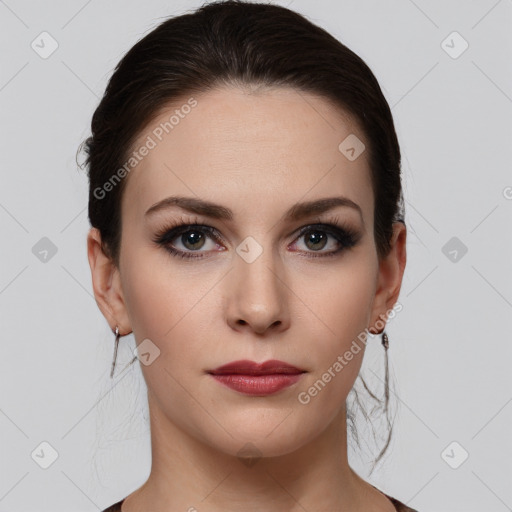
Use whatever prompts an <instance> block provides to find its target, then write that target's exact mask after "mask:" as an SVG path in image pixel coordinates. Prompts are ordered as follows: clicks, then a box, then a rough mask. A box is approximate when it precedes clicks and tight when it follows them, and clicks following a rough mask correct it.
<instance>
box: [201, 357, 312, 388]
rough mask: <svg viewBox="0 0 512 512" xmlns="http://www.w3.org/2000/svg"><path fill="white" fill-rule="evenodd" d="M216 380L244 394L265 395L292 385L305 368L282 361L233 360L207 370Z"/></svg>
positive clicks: (304, 371)
mask: <svg viewBox="0 0 512 512" xmlns="http://www.w3.org/2000/svg"><path fill="white" fill-rule="evenodd" d="M207 373H208V374H210V375H211V376H212V377H213V378H214V379H215V380H216V381H217V382H219V383H220V384H223V385H224V386H227V387H228V388H230V389H232V390H234V391H237V392H239V393H242V394H246V395H253V396H266V395H270V394H273V393H277V392H278V391H280V390H282V389H284V388H287V387H289V386H292V385H293V384H295V383H296V382H298V381H299V380H300V379H301V377H302V375H303V374H304V373H306V370H303V369H301V368H297V367H296V366H293V365H291V364H288V363H286V362H284V361H278V360H275V359H273V360H270V361H265V362H263V363H256V362H254V361H248V360H243V361H234V362H232V363H228V364H225V365H223V366H219V367H218V368H216V369H215V370H211V371H208V372H207Z"/></svg>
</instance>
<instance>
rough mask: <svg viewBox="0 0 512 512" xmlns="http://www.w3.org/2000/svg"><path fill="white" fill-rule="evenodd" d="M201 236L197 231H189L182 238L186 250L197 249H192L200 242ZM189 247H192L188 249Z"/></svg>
mask: <svg viewBox="0 0 512 512" xmlns="http://www.w3.org/2000/svg"><path fill="white" fill-rule="evenodd" d="M202 236H203V235H202V233H198V232H197V231H189V232H188V233H187V234H186V235H183V236H182V241H183V245H185V247H187V248H188V249H197V247H194V244H197V243H198V242H201V239H202ZM189 245H192V247H188V246H189Z"/></svg>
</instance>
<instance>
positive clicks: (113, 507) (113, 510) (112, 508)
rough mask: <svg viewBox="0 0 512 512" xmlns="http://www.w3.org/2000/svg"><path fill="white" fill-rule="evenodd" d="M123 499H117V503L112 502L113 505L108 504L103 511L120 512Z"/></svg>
mask: <svg viewBox="0 0 512 512" xmlns="http://www.w3.org/2000/svg"><path fill="white" fill-rule="evenodd" d="M123 501H124V500H121V501H118V502H117V503H114V504H113V505H110V507H108V508H106V509H105V510H103V512H121V505H122V503H123Z"/></svg>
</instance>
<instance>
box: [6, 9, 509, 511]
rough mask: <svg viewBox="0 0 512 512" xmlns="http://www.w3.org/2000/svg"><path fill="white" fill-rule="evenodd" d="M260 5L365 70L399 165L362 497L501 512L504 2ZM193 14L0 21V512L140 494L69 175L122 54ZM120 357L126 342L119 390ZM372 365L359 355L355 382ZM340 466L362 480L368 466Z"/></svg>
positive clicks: (91, 507) (141, 464)
mask: <svg viewBox="0 0 512 512" xmlns="http://www.w3.org/2000/svg"><path fill="white" fill-rule="evenodd" d="M276 3H279V4H281V5H285V6H289V7H290V8H291V9H294V10H296V11H298V12H300V13H302V14H304V15H306V16H307V17H308V18H309V19H310V20H312V21H313V22H315V23H317V24H319V25H321V26H322V27H324V28H326V29H327V30H328V31H330V32H331V33H332V34H333V35H334V36H335V37H337V38H338V39H340V40H341V41H342V42H343V43H344V44H346V45H347V46H348V47H349V48H351V49H352V50H353V51H355V52H356V53H357V54H358V55H360V56H361V57H362V58H363V59H364V60H365V61H366V63H367V64H368V65H369V66H370V68H371V69H372V71H373V72H374V73H375V75H376V77H377V79H378V80H379V83H380V84H381V87H382V89H383V91H384V94H385V96H386V98H387V100H388V102H389V104H390V106H391V108H392V112H393V116H394V120H395V125H396V129H397V133H398V137H399V140H400V144H401V149H402V155H403V171H404V179H403V186H404V192H405V199H406V203H405V206H406V222H407V225H408V242H407V251H408V262H407V268H406V272H405V277H404V281H403V287H402V292H401V296H400V299H399V301H400V303H401V304H402V305H403V309H402V311H401V312H400V313H399V314H397V316H396V317H395V318H394V319H393V320H392V321H390V323H389V324H388V327H387V332H388V334H389V337H390V349H389V358H390V371H391V377H392V379H393V382H394V388H393V389H394V391H393V393H392V399H393V402H394V408H395V410H396V411H397V413H396V417H395V420H394V429H395V432H394V436H393V442H392V446H391V451H390V453H389V454H388V456H387V457H386V459H385V461H384V464H382V465H381V466H380V468H379V469H378V470H376V471H375V472H374V473H373V474H372V475H371V477H370V478H369V481H370V482H371V483H373V484H374V485H376V486H377V487H379V488H380V489H381V490H384V491H385V492H387V493H388V494H391V495H393V496H396V497H397V498H399V499H400V500H402V501H404V502H406V503H408V504H409V505H410V506H411V507H413V508H416V509H418V510H419V511H420V512H429V511H432V512H434V511H439V512H441V511H442V512H459V511H460V512H462V511H464V512H481V511H482V510H485V511H486V512H501V511H505V510H512V486H511V485H510V484H511V482H512V440H511V436H510V433H511V431H512V429H511V426H512V372H511V371H510V366H511V361H512V359H511V358H512V348H511V343H510V341H511V340H510V329H509V326H510V319H511V318H512V271H511V262H512V236H511V221H512V173H511V166H510V162H511V156H512V155H511V153H512V149H511V148H512V144H511V142H512V139H511V135H512V68H511V62H512V60H511V57H512V2H511V1H510V0H498V1H497V0H478V1H476V0H473V1H468V0H457V1H455V0H451V1H448V2H447V1H440V0H436V1H426V0H414V1H413V0H388V1H386V2H383V1H382V0H357V1H356V0H336V1H335V0H315V1H307V0H292V1H290V0H286V1H282V2H281V1H277V2H276ZM201 4H202V2H199V1H185V0H174V1H167V2H166V1H163V0H145V1H144V2H136V1H133V0H132V1H121V0H108V1H100V0H89V1H85V0H73V1H69V0H68V1H64V0H60V1H57V0H53V1H47V2H36V1H33V0H32V1H28V2H21V1H15V0H5V1H3V0H2V1H0V45H1V70H0V108H1V134H0V158H1V186H0V227H1V242H0V244H1V262H0V322H1V333H2V357H0V375H1V397H0V432H1V435H0V464H1V470H0V510H1V511H4V512H6V511H9V512H36V511H37V512H46V511H48V512H50V511H51V512H61V511H62V512H64V511H69V510H73V511H74V512H78V511H83V512H88V511H97V510H102V509H103V508H104V507H106V506H107V505H110V504H111V503H113V502H114V501H117V500H118V499H121V498H124V497H125V496H126V495H127V494H129V493H130V492H132V491H133V490H135V489H136V488H137V487H138V486H140V485H141V484H142V483H143V482H144V481H145V479H146V478H147V476H148V472H149V468H150V462H151V458H150V451H149V450H150V445H149V437H148V436H149V433H148V428H147V409H146V402H145V384H144V382H143V379H142V377H141V373H140V368H139V363H138V362H137V365H134V366H132V367H131V369H130V370H127V371H126V372H124V373H122V375H121V377H118V378H116V379H114V380H113V381H111V380H110V378H109V372H110V364H111V359H112V354H113V341H114V337H113V335H112V333H111V331H110V329H109V327H108V324H107V322H106V321H105V319H104V318H103V316H102V315H101V313H100V311H99V309H98V307H97V305H96V303H95V300H94V296H93V293H92V286H91V276H90V269H89V264H88V261H87V254H86V234H87V230H88V228H89V224H88V220H87V197H88V187H87V179H86V175H85V173H84V172H83V171H81V170H80V169H79V168H78V167H77V164H76V162H75V154H76V151H77V148H78V146H79V144H80V142H81V141H82V140H83V139H84V138H85V137H87V136H88V135H89V133H90V132H89V129H90V121H91V116H92V114H93V112H94V109H95V108H96V106H97V104H98V102H99V99H100V98H101V96H102V95H103V92H104V89H105V86H106V83H107V80H108V78H109V77H110V75H111V74H112V71H113V68H114V67H115V65H116V64H117V62H118V61H119V59H120V58H121V57H122V56H123V54H124V53H125V52H126V51H128V49H129V48H130V47H131V46H132V45H133V44H134V43H135V42H136V41H137V40H139V39H140V38H141V37H142V36H143V35H145V34H146V33H148V32H149V31H150V30H152V29H153V28H154V27H155V26H156V25H157V24H158V23H160V22H161V21H163V20H164V19H165V18H167V17H168V16H171V15H177V14H181V13H184V12H185V11H188V10H191V9H193V8H196V7H198V6H200V5H201ZM41 40H43V41H44V43H41ZM52 51H53V53H51V54H50V55H46V54H45V52H47V53H49V52H52ZM133 347H134V340H133V337H132V336H128V337H125V338H122V343H121V347H120V351H119V355H118V365H119V366H118V368H119V367H122V366H123V365H124V364H125V363H126V362H128V361H129V360H130V358H131V355H132V353H131V351H132V350H133ZM383 362H384V359H383V352H382V347H381V346H380V339H379V338H375V342H374V344H373V345H371V346H369V347H368V352H367V354H366V356H365V361H364V364H363V370H362V371H363V374H364V375H366V376H372V375H382V371H383ZM370 380H371V379H370ZM375 383H376V384H375V385H376V386H378V383H379V379H378V378H377V379H375ZM363 396H364V395H363ZM361 432H362V433H363V435H367V436H368V443H370V437H371V434H370V432H369V431H368V432H367V433H366V434H364V432H365V431H364V427H363V426H361ZM363 444H365V442H363ZM375 453H377V452H376V451H375V449H374V451H373V454H374V455H375ZM350 461H351V464H352V465H353V467H354V469H356V470H357V471H359V472H360V474H361V475H362V476H363V477H365V478H366V475H367V469H368V461H369V455H364V454H362V452H361V453H360V452H359V450H358V449H353V450H351V452H350ZM45 466H46V467H45ZM197 508H198V510H200V506H199V505H198V507H197Z"/></svg>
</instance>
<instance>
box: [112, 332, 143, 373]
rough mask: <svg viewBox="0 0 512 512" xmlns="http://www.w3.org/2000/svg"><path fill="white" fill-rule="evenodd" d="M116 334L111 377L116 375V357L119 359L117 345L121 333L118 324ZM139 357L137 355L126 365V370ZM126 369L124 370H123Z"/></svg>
mask: <svg viewBox="0 0 512 512" xmlns="http://www.w3.org/2000/svg"><path fill="white" fill-rule="evenodd" d="M115 335H116V339H115V340H114V359H113V361H112V369H111V370H110V378H111V379H112V378H113V376H114V368H115V367H116V359H117V347H118V346H119V338H120V337H121V335H120V334H119V327H118V326H117V325H116V329H115ZM136 359H137V356H135V357H134V358H133V359H132V360H131V361H130V362H129V363H128V364H127V365H126V366H125V370H126V368H128V366H130V365H132V364H133V363H134V362H135V360H136ZM123 371H124V370H123Z"/></svg>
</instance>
